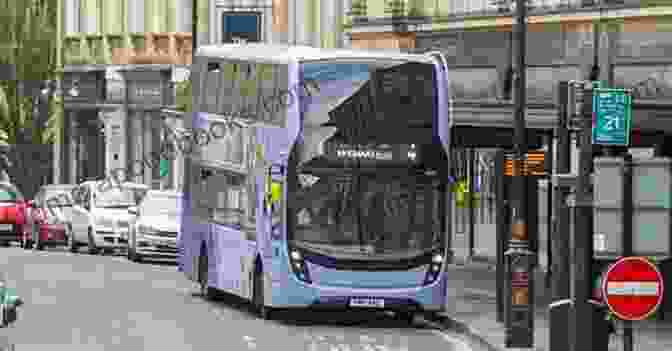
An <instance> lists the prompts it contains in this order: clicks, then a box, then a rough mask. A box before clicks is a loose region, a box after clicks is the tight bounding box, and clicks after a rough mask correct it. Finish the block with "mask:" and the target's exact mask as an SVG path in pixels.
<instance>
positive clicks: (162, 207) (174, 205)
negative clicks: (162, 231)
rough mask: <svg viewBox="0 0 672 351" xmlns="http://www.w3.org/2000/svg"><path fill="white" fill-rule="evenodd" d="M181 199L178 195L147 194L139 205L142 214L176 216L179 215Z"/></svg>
mask: <svg viewBox="0 0 672 351" xmlns="http://www.w3.org/2000/svg"><path fill="white" fill-rule="evenodd" d="M181 206H182V199H181V198H180V197H179V196H176V195H174V196H168V195H163V196H151V195H150V196H148V197H147V198H145V200H144V201H143V202H142V204H141V206H140V213H141V214H142V215H143V216H168V217H175V218H177V217H178V216H179V215H180V208H181Z"/></svg>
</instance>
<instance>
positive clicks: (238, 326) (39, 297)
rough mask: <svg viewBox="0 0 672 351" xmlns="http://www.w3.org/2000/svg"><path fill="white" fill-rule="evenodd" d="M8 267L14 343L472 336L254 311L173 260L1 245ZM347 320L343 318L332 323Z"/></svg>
mask: <svg viewBox="0 0 672 351" xmlns="http://www.w3.org/2000/svg"><path fill="white" fill-rule="evenodd" d="M0 269H1V270H2V272H3V273H4V274H5V275H6V278H7V280H8V283H9V285H10V286H12V287H15V288H16V290H17V291H18V293H19V295H20V296H21V297H22V298H24V300H25V301H26V304H25V306H24V307H23V308H22V309H21V311H20V314H19V320H18V322H17V323H16V325H15V326H14V327H13V328H12V329H0V335H2V334H4V335H5V336H7V337H9V338H10V340H11V341H12V342H13V343H14V344H15V345H16V351H33V350H49V351H53V350H68V351H76V350H87V351H93V350H124V351H135V350H138V351H140V350H160V351H167V350H226V351H237V350H241V351H242V350H272V351H281V350H282V351H284V350H287V351H290V350H291V351H294V350H296V351H299V350H309V351H359V350H363V351H406V350H411V351H414V350H418V351H431V350H441V351H452V350H456V351H460V350H465V349H466V348H465V346H467V345H466V344H465V340H464V339H462V338H461V336H459V335H457V334H452V333H450V332H448V333H446V332H439V331H437V330H432V329H431V328H429V327H428V326H424V325H422V324H421V323H420V322H416V323H415V325H413V326H410V325H408V324H406V323H403V322H400V321H396V320H394V319H393V318H391V317H389V316H384V315H371V314H358V313H347V314H332V313H307V312H301V313H297V312H292V313H287V314H284V315H281V316H280V317H281V320H280V321H263V320H259V319H257V318H255V317H254V315H252V314H251V313H250V311H249V307H248V305H247V304H246V303H244V302H241V301H238V300H236V299H234V298H230V297H229V298H223V299H219V300H218V301H214V302H211V301H204V300H203V299H202V298H201V297H200V296H198V294H197V289H196V287H195V286H194V285H192V284H191V283H190V282H189V281H187V280H186V278H184V277H183V275H182V273H179V272H177V271H176V267H175V266H174V265H165V264H164V265H158V264H136V263H131V262H128V261H126V259H125V258H123V257H119V256H116V257H115V256H91V255H87V254H84V253H82V254H76V255H73V254H70V253H67V252H65V251H64V250H63V249H59V248H53V249H48V250H47V251H44V252H38V251H24V250H22V249H19V248H16V247H13V248H0ZM332 321H340V322H332Z"/></svg>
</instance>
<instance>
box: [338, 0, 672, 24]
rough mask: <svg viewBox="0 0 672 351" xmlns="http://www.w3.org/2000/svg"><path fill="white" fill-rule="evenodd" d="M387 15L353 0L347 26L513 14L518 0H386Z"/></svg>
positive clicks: (626, 0) (543, 5) (554, 7)
mask: <svg viewBox="0 0 672 351" xmlns="http://www.w3.org/2000/svg"><path fill="white" fill-rule="evenodd" d="M385 1H386V2H385V5H386V13H385V15H384V17H377V18H373V17H369V16H367V11H366V5H367V4H366V1H365V0H353V5H352V10H351V13H350V17H349V21H348V22H346V23H345V24H346V26H351V25H357V24H361V23H367V22H368V23H377V22H386V23H387V22H395V21H396V22H399V21H405V20H410V21H411V22H417V21H436V20H439V21H440V20H446V19H447V20H450V19H464V18H467V17H489V16H511V15H513V13H514V11H515V3H516V0H469V1H449V2H447V5H446V6H441V8H440V9H437V8H434V9H426V8H419V7H418V8H416V7H414V6H413V5H415V3H414V2H412V1H410V2H409V1H406V0H385ZM669 4H670V0H528V9H529V15H544V14H551V13H553V14H561V13H572V12H578V11H597V10H601V9H620V8H638V7H652V6H664V5H669Z"/></svg>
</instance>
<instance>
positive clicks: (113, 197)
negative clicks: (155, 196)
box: [93, 188, 141, 208]
mask: <svg viewBox="0 0 672 351" xmlns="http://www.w3.org/2000/svg"><path fill="white" fill-rule="evenodd" d="M140 193H141V191H140V190H135V189H127V188H126V189H125V188H121V189H120V188H112V189H109V190H107V191H103V192H99V193H94V199H93V201H94V204H95V206H96V207H101V208H128V207H131V206H136V205H137V204H138V201H139V200H140V196H139V195H140Z"/></svg>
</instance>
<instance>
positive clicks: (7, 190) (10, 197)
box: [0, 184, 23, 202]
mask: <svg viewBox="0 0 672 351" xmlns="http://www.w3.org/2000/svg"><path fill="white" fill-rule="evenodd" d="M22 200H23V197H22V196H21V194H20V193H19V190H18V189H17V188H16V187H15V186H13V185H11V184H0V202H17V201H22Z"/></svg>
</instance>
